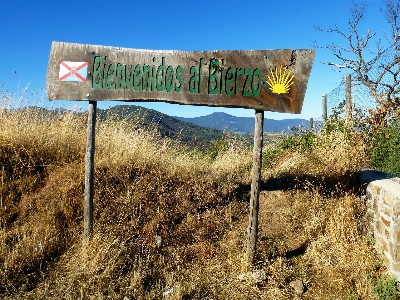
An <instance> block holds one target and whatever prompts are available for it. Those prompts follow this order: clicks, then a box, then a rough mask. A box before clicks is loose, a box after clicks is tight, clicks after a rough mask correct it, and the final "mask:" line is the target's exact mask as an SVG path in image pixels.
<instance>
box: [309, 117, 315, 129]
mask: <svg viewBox="0 0 400 300" xmlns="http://www.w3.org/2000/svg"><path fill="white" fill-rule="evenodd" d="M310 131H314V118H310Z"/></svg>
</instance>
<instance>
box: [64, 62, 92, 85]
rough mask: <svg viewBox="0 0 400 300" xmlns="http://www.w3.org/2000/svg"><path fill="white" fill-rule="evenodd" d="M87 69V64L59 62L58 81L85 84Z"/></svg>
mask: <svg viewBox="0 0 400 300" xmlns="http://www.w3.org/2000/svg"><path fill="white" fill-rule="evenodd" d="M87 68H88V63H87V62H82V61H80V62H75V61H61V62H60V73H59V74H58V80H59V81H77V82H86V75H87Z"/></svg>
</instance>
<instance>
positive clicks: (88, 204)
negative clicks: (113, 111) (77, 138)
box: [83, 101, 97, 240]
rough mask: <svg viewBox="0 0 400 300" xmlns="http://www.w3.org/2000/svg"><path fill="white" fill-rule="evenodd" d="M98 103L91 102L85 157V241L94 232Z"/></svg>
mask: <svg viewBox="0 0 400 300" xmlns="http://www.w3.org/2000/svg"><path fill="white" fill-rule="evenodd" d="M96 108H97V102H96V101H89V109H88V123H87V140H86V155H85V199H84V212H83V213H84V221H83V222H84V228H83V232H84V233H83V235H84V240H89V239H90V237H91V235H92V231H93V186H94V181H93V180H94V178H93V175H94V149H95V128H96Z"/></svg>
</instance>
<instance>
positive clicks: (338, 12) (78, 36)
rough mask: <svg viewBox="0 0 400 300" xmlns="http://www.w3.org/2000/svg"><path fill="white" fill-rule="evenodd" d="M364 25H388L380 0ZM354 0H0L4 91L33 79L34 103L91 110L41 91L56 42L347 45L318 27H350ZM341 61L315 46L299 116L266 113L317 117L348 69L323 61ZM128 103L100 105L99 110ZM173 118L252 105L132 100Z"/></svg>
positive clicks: (159, 46)
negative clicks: (51, 98) (334, 67)
mask: <svg viewBox="0 0 400 300" xmlns="http://www.w3.org/2000/svg"><path fill="white" fill-rule="evenodd" d="M367 3H369V4H370V5H371V6H370V7H369V9H368V11H367V14H366V18H365V20H364V22H363V24H362V29H363V30H365V32H366V31H367V30H368V29H371V30H372V31H376V32H378V34H379V32H380V31H381V30H384V31H385V30H387V25H386V23H385V20H384V18H383V16H382V14H381V13H380V11H379V8H380V7H382V2H381V1H369V2H367ZM350 6H351V1H348V0H274V1H271V0H247V1H246V0H230V1H225V0H213V1H208V0H143V1H142V0H124V1H119V0H108V1H102V0H96V1H92V0H80V1H76V0H64V1H61V0H47V1H46V0H35V1H33V0H26V1H22V0H11V1H9V0H0V11H1V17H0V89H1V90H2V91H5V90H7V91H9V92H10V93H12V94H15V95H19V93H21V91H23V90H24V88H25V87H26V86H27V85H28V84H29V89H28V91H27V95H31V94H32V96H30V98H31V102H32V103H33V102H34V101H38V99H41V98H43V99H45V100H44V102H43V103H44V105H45V106H47V107H50V106H53V107H60V106H62V107H65V108H72V107H78V108H79V107H81V108H82V109H86V108H87V102H78V101H51V102H50V101H48V100H46V95H45V93H44V92H43V91H44V89H45V85H46V72H47V64H48V59H49V54H50V47H51V42H52V41H59V42H72V43H81V44H94V45H105V46H117V47H126V48H137V49H154V50H185V51H207V50H267V49H311V48H313V42H312V41H314V40H315V41H317V42H318V44H319V45H325V44H327V43H331V42H337V43H339V44H343V42H344V41H343V40H341V39H340V38H339V37H338V36H335V35H332V34H327V33H323V32H320V31H318V30H316V29H315V28H314V26H315V25H318V26H322V27H332V26H334V25H335V24H338V26H339V27H340V28H343V29H345V28H346V27H347V20H348V19H349V16H350V15H349V11H348V7H350ZM324 61H335V60H334V57H333V56H332V54H331V53H330V52H329V51H328V50H325V49H317V52H316V56H315V60H314V65H313V68H312V71H311V76H310V79H309V83H308V88H307V93H306V97H305V100H304V104H303V110H302V113H301V114H300V115H293V114H282V113H273V112H266V113H265V117H266V118H269V119H287V118H304V119H309V118H310V117H313V118H319V117H320V116H321V115H322V104H321V98H322V94H325V93H329V92H330V91H331V90H333V89H334V88H335V87H336V86H337V85H338V84H339V83H340V81H341V79H342V76H343V73H338V72H335V71H334V70H332V68H331V67H329V66H327V65H324V64H321V62H324ZM118 104H126V103H125V102H101V103H99V106H98V107H99V108H106V107H109V106H112V105H118ZM132 104H136V105H142V106H145V107H148V108H152V109H156V110H158V111H161V112H163V113H166V114H168V115H172V116H181V117H196V116H202V115H207V114H210V113H212V112H215V111H223V112H226V113H229V114H231V115H235V116H240V117H250V116H254V110H251V109H237V108H215V107H204V106H202V107H199V106H188V105H177V104H167V103H159V102H157V103H132Z"/></svg>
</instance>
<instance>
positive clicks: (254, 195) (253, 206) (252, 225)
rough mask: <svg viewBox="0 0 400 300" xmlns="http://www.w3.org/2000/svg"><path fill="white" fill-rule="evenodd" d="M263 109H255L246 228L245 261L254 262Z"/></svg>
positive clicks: (249, 264) (251, 263) (250, 264)
mask: <svg viewBox="0 0 400 300" xmlns="http://www.w3.org/2000/svg"><path fill="white" fill-rule="evenodd" d="M263 127H264V111H263V110H256V116H255V129H254V149H253V170H252V177H253V179H252V182H251V196H250V214H249V227H248V228H247V253H246V256H247V263H248V267H250V266H252V265H253V263H254V257H255V252H256V244H257V235H258V210H259V206H260V204H259V201H260V185H261V163H262V147H263Z"/></svg>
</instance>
